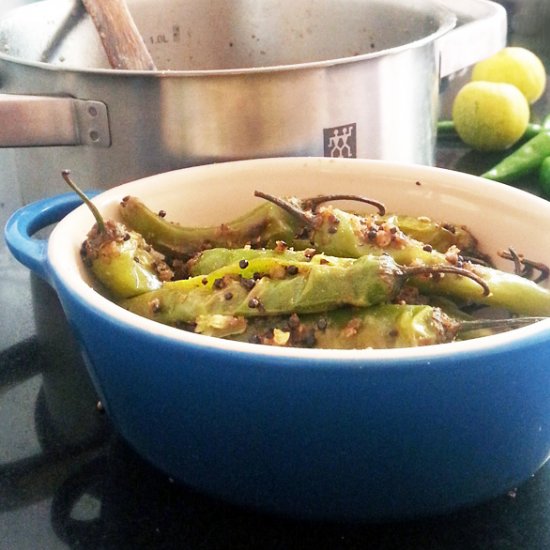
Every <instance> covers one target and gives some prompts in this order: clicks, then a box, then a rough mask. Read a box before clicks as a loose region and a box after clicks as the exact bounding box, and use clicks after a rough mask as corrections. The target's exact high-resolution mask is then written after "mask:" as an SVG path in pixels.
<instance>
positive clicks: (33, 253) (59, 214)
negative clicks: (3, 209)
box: [4, 191, 100, 286]
mask: <svg viewBox="0 0 550 550" xmlns="http://www.w3.org/2000/svg"><path fill="white" fill-rule="evenodd" d="M99 192H100V191H92V192H87V193H86V194H87V195H88V196H89V197H93V196H95V195H97V194H98V193H99ZM81 204H82V199H81V198H80V197H79V196H78V195H76V194H75V193H73V192H68V193H64V194H62V195H57V196H55V197H48V198H45V199H41V200H39V201H36V202H33V203H30V204H28V205H26V206H22V207H21V208H19V209H18V210H16V211H15V212H14V213H13V214H12V215H11V216H10V218H9V219H8V221H7V223H6V227H5V228H4V238H5V240H6V244H7V245H8V249H9V251H10V252H11V253H12V255H13V256H14V257H15V259H16V260H17V261H19V262H20V263H21V264H23V265H24V266H25V267H28V268H29V269H30V270H31V271H33V272H34V273H36V274H37V275H38V276H39V277H41V278H42V279H44V280H45V281H46V282H48V283H49V284H50V285H51V284H52V281H51V279H50V274H49V269H48V260H47V254H48V240H47V239H42V238H34V237H33V235H34V234H35V233H37V232H38V231H40V230H41V229H45V228H46V227H48V226H49V225H52V224H55V223H57V222H59V221H61V220H62V219H63V218H64V217H65V216H66V215H67V214H68V213H69V212H71V211H72V210H74V209H75V208H76V207H78V206H80V205H81ZM52 286H53V285H52Z"/></svg>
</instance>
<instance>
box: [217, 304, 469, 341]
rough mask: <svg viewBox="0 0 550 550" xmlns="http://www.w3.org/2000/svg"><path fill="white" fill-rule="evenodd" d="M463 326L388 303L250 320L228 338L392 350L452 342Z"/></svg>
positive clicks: (425, 310)
mask: <svg viewBox="0 0 550 550" xmlns="http://www.w3.org/2000/svg"><path fill="white" fill-rule="evenodd" d="M459 327H460V323H459V322H457V321H455V320H453V319H451V318H450V317H448V316H447V315H445V314H444V313H443V312H442V311H441V310H440V309H439V308H433V307H431V306H427V305H394V304H383V305H379V306H372V307H368V308H341V309H337V310H334V311H327V312H324V313H321V314H309V315H300V316H298V315H296V314H293V315H291V316H290V317H267V318H266V317H261V318H260V317H259V318H254V319H249V320H248V323H247V326H246V329H245V330H244V332H242V333H240V334H233V335H230V336H229V339H231V340H238V341H243V342H251V343H257V344H264V345H271V346H280V347H306V348H318V349H365V348H372V349H384V348H388V349H389V348H404V347H416V346H426V345H432V344H441V343H444V342H450V341H452V340H454V338H455V337H456V334H457V332H458V330H459ZM214 335H215V334H214Z"/></svg>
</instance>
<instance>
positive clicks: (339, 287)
mask: <svg viewBox="0 0 550 550" xmlns="http://www.w3.org/2000/svg"><path fill="white" fill-rule="evenodd" d="M433 273H452V274H456V275H460V276H462V277H467V278H472V279H473V280H474V281H475V282H476V283H477V284H478V285H480V286H481V287H482V288H483V292H484V293H488V292H489V288H488V287H487V285H486V284H485V283H484V282H483V281H482V280H481V279H479V277H477V276H476V275H475V274H473V273H471V272H469V271H467V270H464V269H459V268H456V267H453V266H449V265H441V266H414V267H412V266H409V267H402V266H399V265H398V264H397V263H396V262H395V261H394V260H393V259H392V258H391V257H389V256H387V255H381V256H362V257H361V258H359V259H357V260H354V261H352V260H350V259H348V258H334V259H333V261H330V260H329V261H327V262H326V263H325V262H319V263H316V262H313V261H310V262H295V261H290V260H281V259H278V258H268V257H264V258H257V259H254V260H250V261H243V262H240V263H239V264H231V265H229V266H226V267H224V268H222V269H219V270H218V271H215V272H213V273H210V274H209V275H206V276H197V277H192V278H190V279H186V280H181V281H173V282H167V283H165V284H164V285H163V287H162V288H161V289H159V290H154V291H152V292H147V293H145V294H141V295H139V296H136V297H134V298H131V299H129V300H124V301H122V302H120V305H122V306H123V307H125V308H126V309H128V310H130V311H132V312H134V313H137V314H139V315H142V316H144V317H149V318H152V319H155V320H157V321H159V322H161V323H165V324H169V325H177V324H180V323H197V321H198V319H199V318H200V317H201V316H205V315H226V316H233V317H236V318H239V317H257V316H266V315H283V314H292V313H297V314H301V313H313V312H321V311H327V310H331V309H336V308H338V307H341V306H344V305H352V306H357V307H368V306H371V305H377V304H381V303H385V302H388V301H392V300H393V299H395V298H396V297H397V295H398V294H399V292H400V291H401V289H402V288H403V286H404V284H405V282H406V281H407V280H408V279H410V278H411V277H414V276H417V275H431V274H433ZM478 293H479V294H481V292H479V290H478Z"/></svg>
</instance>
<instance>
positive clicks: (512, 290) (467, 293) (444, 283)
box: [191, 249, 550, 315]
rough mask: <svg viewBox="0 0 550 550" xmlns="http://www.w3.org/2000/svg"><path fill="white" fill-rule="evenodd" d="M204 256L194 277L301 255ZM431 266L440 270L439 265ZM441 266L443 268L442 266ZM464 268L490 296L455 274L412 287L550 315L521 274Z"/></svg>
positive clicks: (547, 295) (548, 302) (317, 259)
mask: <svg viewBox="0 0 550 550" xmlns="http://www.w3.org/2000/svg"><path fill="white" fill-rule="evenodd" d="M202 254H203V257H204V258H205V263H204V264H203V263H202V262H201V261H200V259H199V261H198V263H197V264H196V265H195V266H193V267H192V268H191V273H192V274H193V275H200V274H207V273H209V271H208V270H207V269H208V268H210V267H216V268H218V269H220V268H222V267H223V266H229V267H228V269H230V270H231V269H234V267H231V265H230V264H235V263H236V262H239V261H241V260H242V261H248V262H251V261H254V260H256V259H262V258H264V259H267V258H273V260H275V261H284V260H289V261H293V260H300V254H302V253H301V252H294V251H290V250H289V251H286V252H284V253H281V252H275V251H273V250H251V249H235V250H230V251H225V250H224V249H221V250H220V249H213V250H209V251H204V252H203V253H202ZM431 257H433V256H431ZM307 261H309V262H310V263H312V264H319V263H323V262H325V263H326V264H328V265H340V266H341V267H348V266H350V265H351V264H352V262H353V259H351V258H340V257H335V256H327V255H325V254H316V255H314V256H312V257H311V258H309V259H308V260H307ZM253 265H258V264H253ZM429 265H433V266H434V267H436V268H437V265H438V264H429ZM439 265H443V263H442V264H439ZM447 265H450V264H447ZM463 266H466V267H467V269H469V270H470V271H472V272H473V273H474V274H475V275H477V276H478V277H479V278H480V279H482V280H483V281H484V282H485V283H486V284H487V285H488V287H489V288H490V290H491V292H490V294H488V295H486V296H484V295H480V293H479V291H478V288H477V286H478V285H479V282H478V281H477V280H472V279H470V278H468V277H456V276H453V275H452V273H451V275H450V276H444V277H441V278H439V277H430V278H425V277H415V278H413V279H411V280H410V284H412V285H414V286H416V287H417V288H419V289H420V290H421V292H423V293H425V294H428V295H441V296H449V297H451V298H452V299H453V300H454V301H455V302H456V301H457V300H459V301H461V302H463V303H468V302H470V303H478V304H484V305H491V306H497V307H504V308H506V309H508V310H509V311H511V312H513V313H515V314H517V315H550V292H549V291H548V290H546V289H545V288H543V287H541V286H539V285H538V284H536V282H533V281H531V280H529V279H527V278H526V277H523V276H520V275H519V274H512V273H507V272H504V271H501V270H498V269H495V268H492V267H490V266H483V265H478V264H472V263H470V262H464V263H463ZM220 273H223V271H220ZM219 276H220V275H218V277H219Z"/></svg>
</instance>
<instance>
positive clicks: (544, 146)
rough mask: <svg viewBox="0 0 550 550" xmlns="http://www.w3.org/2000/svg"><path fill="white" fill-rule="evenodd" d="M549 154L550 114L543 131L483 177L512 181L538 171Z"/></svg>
mask: <svg viewBox="0 0 550 550" xmlns="http://www.w3.org/2000/svg"><path fill="white" fill-rule="evenodd" d="M548 156H550V116H549V117H547V118H546V119H545V120H544V122H543V129H542V131H540V132H539V133H538V134H537V135H536V136H534V137H533V138H531V139H530V140H528V141H527V142H526V143H524V144H523V145H521V146H520V147H519V148H518V149H516V150H515V151H513V152H512V153H510V154H509V155H508V156H506V157H505V158H504V159H503V160H502V161H501V162H499V163H498V164H497V165H496V166H493V168H491V169H490V170H489V171H487V172H485V173H484V174H482V177H484V178H488V179H491V180H495V181H500V182H503V183H512V182H515V181H517V180H519V179H521V178H522V177H524V176H527V175H529V174H532V173H533V172H536V171H537V170H538V169H539V168H540V166H541V164H542V163H543V161H544V159H545V158H547V157H548Z"/></svg>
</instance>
